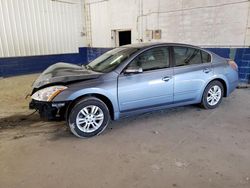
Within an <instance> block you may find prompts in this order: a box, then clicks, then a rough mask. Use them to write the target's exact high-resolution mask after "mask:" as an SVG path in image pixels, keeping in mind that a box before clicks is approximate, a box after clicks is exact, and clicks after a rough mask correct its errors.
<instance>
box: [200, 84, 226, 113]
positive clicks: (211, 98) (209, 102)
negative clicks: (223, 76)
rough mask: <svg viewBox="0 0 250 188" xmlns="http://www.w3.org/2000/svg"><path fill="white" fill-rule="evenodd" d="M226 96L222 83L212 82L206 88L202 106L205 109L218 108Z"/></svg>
mask: <svg viewBox="0 0 250 188" xmlns="http://www.w3.org/2000/svg"><path fill="white" fill-rule="evenodd" d="M223 96H224V87H223V85H222V83H221V82H220V81H217V80H215V81H212V82H210V83H209V84H208V85H207V87H206V88H205V90H204V92H203V96H202V102H201V105H202V107H203V108H205V109H214V108H216V107H218V106H219V105H220V103H221V101H222V98H223Z"/></svg>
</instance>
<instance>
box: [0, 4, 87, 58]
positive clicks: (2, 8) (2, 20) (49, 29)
mask: <svg viewBox="0 0 250 188" xmlns="http://www.w3.org/2000/svg"><path fill="white" fill-rule="evenodd" d="M83 22H84V21H83V19H82V0H0V57H13V56H31V55H47V54H61V53H74V52H78V48H79V47H81V46H84V38H83V37H82V36H81V32H82V29H83V24H84V23H83Z"/></svg>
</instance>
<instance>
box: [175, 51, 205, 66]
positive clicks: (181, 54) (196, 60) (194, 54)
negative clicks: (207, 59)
mask: <svg viewBox="0 0 250 188" xmlns="http://www.w3.org/2000/svg"><path fill="white" fill-rule="evenodd" d="M174 56H175V66H176V67H179V66H185V65H195V64H201V63H202V58H201V51H200V50H199V49H195V48H188V47H174Z"/></svg>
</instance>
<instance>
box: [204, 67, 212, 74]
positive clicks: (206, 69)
mask: <svg viewBox="0 0 250 188" xmlns="http://www.w3.org/2000/svg"><path fill="white" fill-rule="evenodd" d="M203 72H205V73H209V72H211V69H209V68H205V69H203Z"/></svg>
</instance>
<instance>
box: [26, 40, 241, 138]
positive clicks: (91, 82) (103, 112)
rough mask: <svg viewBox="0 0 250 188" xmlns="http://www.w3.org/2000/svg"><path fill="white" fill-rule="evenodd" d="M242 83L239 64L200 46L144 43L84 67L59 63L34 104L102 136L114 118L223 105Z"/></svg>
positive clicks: (39, 86) (36, 89)
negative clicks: (239, 81)
mask: <svg viewBox="0 0 250 188" xmlns="http://www.w3.org/2000/svg"><path fill="white" fill-rule="evenodd" d="M237 84H238V67H237V64H236V63H235V62H234V61H232V60H229V59H225V58H222V57H220V56H218V55H216V54H214V53H212V52H210V51H208V50H205V49H202V48H200V47H196V46H192V45H187V44H176V43H153V44H152V43H151V44H150V43H141V44H132V45H126V46H122V47H118V48H115V49H113V50H110V51H108V52H106V53H104V54H103V55H101V56H100V57H98V58H97V59H95V60H93V61H92V62H90V63H88V64H85V65H82V66H78V65H73V64H69V63H56V64H54V65H52V66H50V67H48V68H47V69H46V70H45V71H44V72H43V73H42V74H41V75H40V76H39V77H38V79H37V80H36V81H35V82H34V84H33V90H32V96H31V98H32V100H31V102H30V108H31V109H36V110H38V111H39V113H40V116H41V117H43V118H46V119H48V120H51V119H55V118H57V119H58V118H61V119H65V120H66V122H67V124H68V126H69V127H70V130H71V132H72V133H73V134H74V135H76V136H77V137H81V138H86V137H92V136H95V135H98V134H100V133H101V132H102V131H103V130H104V129H105V128H106V127H107V125H108V124H109V122H110V120H117V119H119V118H122V117H127V116H130V115H136V114H140V113H145V112H149V111H153V110H160V109H164V108H169V107H176V106H183V105H189V104H201V106H202V107H203V108H205V109H214V108H216V107H218V106H219V104H220V103H221V101H222V99H223V97H227V96H229V95H230V93H231V92H232V91H233V90H234V89H235V88H236V86H237Z"/></svg>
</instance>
